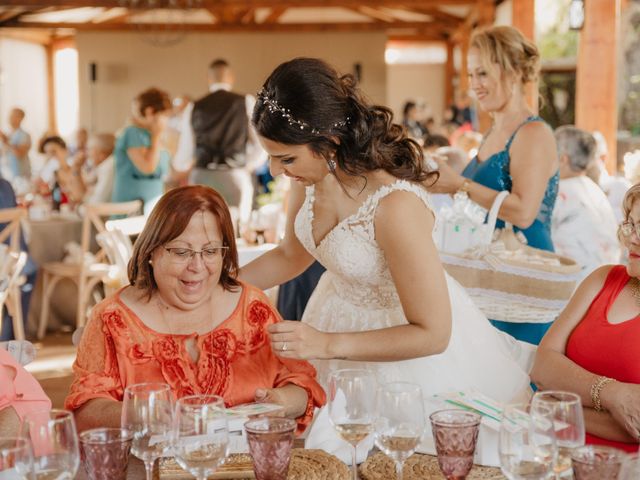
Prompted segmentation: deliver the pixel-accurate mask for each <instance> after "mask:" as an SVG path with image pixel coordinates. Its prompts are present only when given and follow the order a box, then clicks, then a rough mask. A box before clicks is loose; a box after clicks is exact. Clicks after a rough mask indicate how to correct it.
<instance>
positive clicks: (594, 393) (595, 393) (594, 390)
mask: <svg viewBox="0 0 640 480" xmlns="http://www.w3.org/2000/svg"><path fill="white" fill-rule="evenodd" d="M616 381H617V380H616V379H615V378H609V377H604V376H603V377H598V378H597V379H596V381H595V382H593V384H592V385H591V403H592V404H593V409H594V410H595V411H596V412H601V411H602V410H604V409H603V408H602V402H601V400H600V392H601V391H602V389H603V388H604V386H605V385H607V384H608V383H611V382H616Z"/></svg>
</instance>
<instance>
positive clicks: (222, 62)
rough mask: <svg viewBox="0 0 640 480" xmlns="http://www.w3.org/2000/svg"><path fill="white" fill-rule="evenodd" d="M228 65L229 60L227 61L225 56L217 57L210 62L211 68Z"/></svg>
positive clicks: (215, 68)
mask: <svg viewBox="0 0 640 480" xmlns="http://www.w3.org/2000/svg"><path fill="white" fill-rule="evenodd" d="M227 67H229V62H227V61H226V60H225V59H224V58H216V59H215V60H214V61H213V62H211V63H210V64H209V70H217V69H219V68H227Z"/></svg>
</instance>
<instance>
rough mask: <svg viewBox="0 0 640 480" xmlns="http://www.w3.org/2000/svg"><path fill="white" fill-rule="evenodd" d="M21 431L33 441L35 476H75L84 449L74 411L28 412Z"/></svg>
mask: <svg viewBox="0 0 640 480" xmlns="http://www.w3.org/2000/svg"><path fill="white" fill-rule="evenodd" d="M20 435H21V436H22V437H24V438H26V439H28V440H29V441H30V442H31V447H32V449H33V455H34V462H33V478H34V479H36V480H48V479H55V480H71V479H73V478H75V476H76V473H77V471H78V466H79V465H80V449H79V446H78V434H77V432H76V424H75V421H74V420H73V414H72V413H71V412H68V411H66V410H56V409H53V410H50V411H49V410H43V411H39V412H31V413H28V414H27V415H26V416H25V418H24V419H23V421H22V427H21V430H20Z"/></svg>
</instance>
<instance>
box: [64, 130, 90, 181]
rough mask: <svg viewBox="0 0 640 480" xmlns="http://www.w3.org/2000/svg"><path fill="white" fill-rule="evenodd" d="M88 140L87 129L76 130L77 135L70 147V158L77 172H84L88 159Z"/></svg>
mask: <svg viewBox="0 0 640 480" xmlns="http://www.w3.org/2000/svg"><path fill="white" fill-rule="evenodd" d="M88 140H89V132H87V129H86V128H83V127H81V128H79V129H78V130H76V134H75V135H74V138H73V140H72V142H71V145H69V156H70V157H71V158H72V159H73V161H72V163H73V167H74V169H75V170H78V171H80V170H82V167H83V166H84V164H85V162H86V161H87V158H88V156H89V155H88V153H89V152H88V143H87V142H88Z"/></svg>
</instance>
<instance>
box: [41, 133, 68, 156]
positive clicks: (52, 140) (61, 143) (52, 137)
mask: <svg viewBox="0 0 640 480" xmlns="http://www.w3.org/2000/svg"><path fill="white" fill-rule="evenodd" d="M49 143H55V144H56V145H58V146H59V147H60V148H67V144H66V143H65V141H64V140H63V139H62V138H61V137H60V136H58V135H50V136H48V137H44V138H43V139H42V140H40V145H38V152H40V153H44V147H46V146H47V144H49Z"/></svg>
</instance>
